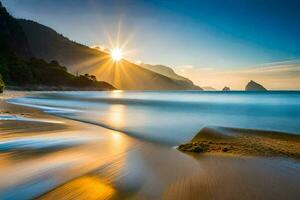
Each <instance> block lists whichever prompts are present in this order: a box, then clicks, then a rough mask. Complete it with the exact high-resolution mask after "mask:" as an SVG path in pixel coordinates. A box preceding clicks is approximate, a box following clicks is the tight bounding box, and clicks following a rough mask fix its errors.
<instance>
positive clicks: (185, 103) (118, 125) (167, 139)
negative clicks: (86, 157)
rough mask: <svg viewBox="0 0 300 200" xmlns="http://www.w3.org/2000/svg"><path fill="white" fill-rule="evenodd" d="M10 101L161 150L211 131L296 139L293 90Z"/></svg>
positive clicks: (56, 95) (297, 97)
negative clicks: (159, 145) (152, 144)
mask: <svg viewBox="0 0 300 200" xmlns="http://www.w3.org/2000/svg"><path fill="white" fill-rule="evenodd" d="M9 102H10V103H14V104H19V105H25V106H30V107H35V108H39V109H42V110H43V111H45V112H47V113H50V114H54V115H57V116H61V117H65V118H69V119H74V120H78V121H83V122H88V123H92V124H96V125H99V126H103V127H105V128H109V129H113V130H117V131H121V132H123V133H126V134H128V135H130V136H134V137H137V138H140V139H143V140H148V141H153V142H157V143H162V144H166V145H178V144H181V143H184V142H187V141H189V140H190V139H192V138H193V136H194V135H195V134H197V133H198V132H199V131H200V130H201V129H202V128H204V127H211V126H221V127H235V128H247V129H259V130H271V131H280V132H288V133H292V134H300V92H296V91H268V92H245V91H231V92H210V91H103V92H78V91H76V92H75V91H74V92H37V93H33V94H31V95H30V96H26V97H22V98H16V99H10V100H9Z"/></svg>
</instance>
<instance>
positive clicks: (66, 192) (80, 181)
mask: <svg viewBox="0 0 300 200" xmlns="http://www.w3.org/2000/svg"><path fill="white" fill-rule="evenodd" d="M114 194H115V189H114V188H113V187H112V186H110V185H109V184H108V183H105V182H104V181H102V180H100V179H99V178H97V177H91V176H83V177H80V178H77V179H75V180H73V181H70V182H68V183H66V184H64V185H63V186H61V187H59V188H57V189H56V190H53V191H52V192H49V193H48V194H46V195H45V196H42V197H41V198H40V199H74V198H76V199H110V198H111V197H112V196H113V195H114Z"/></svg>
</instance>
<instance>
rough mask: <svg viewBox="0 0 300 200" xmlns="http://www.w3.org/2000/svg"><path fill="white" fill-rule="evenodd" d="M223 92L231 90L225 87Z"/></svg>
mask: <svg viewBox="0 0 300 200" xmlns="http://www.w3.org/2000/svg"><path fill="white" fill-rule="evenodd" d="M222 91H230V88H229V87H227V86H225V87H224V88H223V90H222Z"/></svg>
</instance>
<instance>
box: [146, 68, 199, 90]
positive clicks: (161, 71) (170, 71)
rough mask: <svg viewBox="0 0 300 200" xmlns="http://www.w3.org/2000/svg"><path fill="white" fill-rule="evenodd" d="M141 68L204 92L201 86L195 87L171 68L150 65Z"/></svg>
mask: <svg viewBox="0 0 300 200" xmlns="http://www.w3.org/2000/svg"><path fill="white" fill-rule="evenodd" d="M141 66H142V67H144V68H146V69H149V70H151V71H153V72H156V73H159V74H162V75H164V76H167V77H169V78H172V79H175V80H178V81H180V82H182V84H183V85H186V86H187V87H190V88H191V89H195V90H202V88H200V87H199V86H197V85H194V83H193V82H192V81H191V80H189V79H187V78H185V77H183V76H180V75H178V74H176V73H175V71H174V70H173V69H172V68H170V67H167V66H164V65H150V64H141Z"/></svg>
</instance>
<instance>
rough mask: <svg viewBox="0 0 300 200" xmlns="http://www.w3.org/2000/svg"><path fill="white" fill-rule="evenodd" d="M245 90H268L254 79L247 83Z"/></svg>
mask: <svg viewBox="0 0 300 200" xmlns="http://www.w3.org/2000/svg"><path fill="white" fill-rule="evenodd" d="M245 90H246V91H267V89H266V88H265V87H264V86H262V85H260V84H258V83H256V82H254V81H252V80H251V81H250V82H249V83H248V84H247V85H246V87H245Z"/></svg>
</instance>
